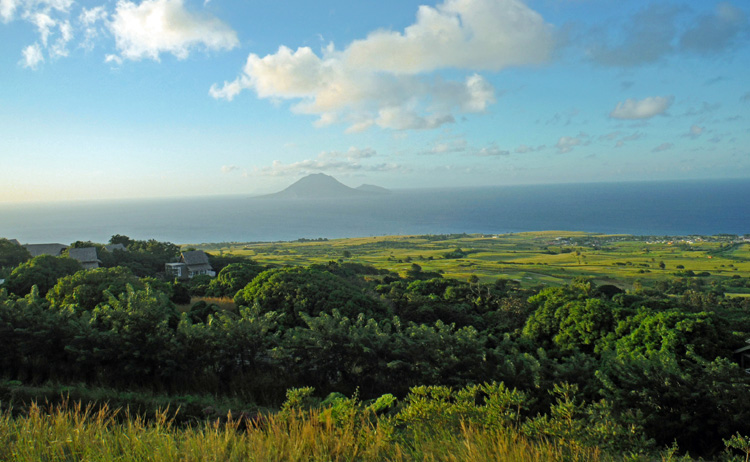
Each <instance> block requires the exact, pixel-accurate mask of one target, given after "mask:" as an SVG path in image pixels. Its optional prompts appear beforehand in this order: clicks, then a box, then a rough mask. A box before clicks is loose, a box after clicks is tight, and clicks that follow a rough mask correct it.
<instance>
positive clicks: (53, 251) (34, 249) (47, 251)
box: [24, 244, 68, 257]
mask: <svg viewBox="0 0 750 462" xmlns="http://www.w3.org/2000/svg"><path fill="white" fill-rule="evenodd" d="M24 247H25V248H26V250H28V251H29V253H30V254H31V256H32V257H38V256H39V255H52V256H53V257H59V256H60V254H61V253H62V251H63V250H65V249H67V248H68V246H67V245H63V244H26V245H24Z"/></svg>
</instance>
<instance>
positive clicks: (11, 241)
mask: <svg viewBox="0 0 750 462" xmlns="http://www.w3.org/2000/svg"><path fill="white" fill-rule="evenodd" d="M8 241H9V242H10V243H12V244H16V245H21V243H20V242H18V239H8Z"/></svg>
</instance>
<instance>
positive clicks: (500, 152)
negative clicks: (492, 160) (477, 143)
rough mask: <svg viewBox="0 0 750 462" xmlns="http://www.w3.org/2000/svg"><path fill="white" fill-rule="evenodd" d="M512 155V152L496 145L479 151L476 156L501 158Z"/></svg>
mask: <svg viewBox="0 0 750 462" xmlns="http://www.w3.org/2000/svg"><path fill="white" fill-rule="evenodd" d="M509 154H510V151H507V150H504V149H500V148H498V147H497V146H496V145H494V144H492V145H490V146H487V147H484V148H482V149H480V150H479V151H477V153H476V155H477V156H479V157H500V156H507V155H509Z"/></svg>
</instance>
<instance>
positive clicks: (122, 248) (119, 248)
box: [104, 244, 128, 252]
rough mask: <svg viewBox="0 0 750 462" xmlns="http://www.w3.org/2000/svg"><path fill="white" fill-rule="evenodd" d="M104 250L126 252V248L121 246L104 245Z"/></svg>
mask: <svg viewBox="0 0 750 462" xmlns="http://www.w3.org/2000/svg"><path fill="white" fill-rule="evenodd" d="M104 248H105V249H106V250H107V252H114V251H115V250H122V251H123V252H127V251H128V248H127V247H125V246H124V245H123V244H109V245H105V246H104Z"/></svg>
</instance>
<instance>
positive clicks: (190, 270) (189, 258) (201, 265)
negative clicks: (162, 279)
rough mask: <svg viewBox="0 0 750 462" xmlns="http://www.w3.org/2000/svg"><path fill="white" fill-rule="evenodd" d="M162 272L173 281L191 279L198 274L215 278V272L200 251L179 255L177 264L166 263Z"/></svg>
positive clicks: (190, 251)
mask: <svg viewBox="0 0 750 462" xmlns="http://www.w3.org/2000/svg"><path fill="white" fill-rule="evenodd" d="M164 271H165V272H166V273H167V275H168V276H171V277H174V278H175V279H192V278H193V277H195V276H198V275H199V274H206V275H208V276H211V277H214V276H216V272H215V271H214V270H213V268H211V264H210V263H209V262H208V255H206V252H204V251H202V250H189V251H186V252H182V253H181V254H180V261H179V262H178V263H167V264H166V265H164Z"/></svg>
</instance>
